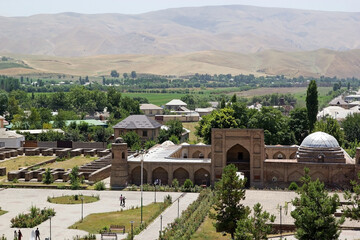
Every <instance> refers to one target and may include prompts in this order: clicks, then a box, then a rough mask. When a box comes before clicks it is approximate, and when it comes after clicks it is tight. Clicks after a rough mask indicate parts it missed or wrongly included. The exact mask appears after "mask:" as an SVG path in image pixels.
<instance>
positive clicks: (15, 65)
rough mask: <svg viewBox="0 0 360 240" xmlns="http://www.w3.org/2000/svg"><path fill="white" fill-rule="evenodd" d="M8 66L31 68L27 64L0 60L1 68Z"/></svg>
mask: <svg viewBox="0 0 360 240" xmlns="http://www.w3.org/2000/svg"><path fill="white" fill-rule="evenodd" d="M7 68H31V67H29V66H27V65H25V64H20V63H15V62H6V61H0V70H1V69H7Z"/></svg>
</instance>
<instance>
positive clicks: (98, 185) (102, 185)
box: [95, 181, 106, 191]
mask: <svg viewBox="0 0 360 240" xmlns="http://www.w3.org/2000/svg"><path fill="white" fill-rule="evenodd" d="M105 189H106V187H105V183H104V182H103V181H100V182H97V183H95V190H98V191H102V190H105Z"/></svg>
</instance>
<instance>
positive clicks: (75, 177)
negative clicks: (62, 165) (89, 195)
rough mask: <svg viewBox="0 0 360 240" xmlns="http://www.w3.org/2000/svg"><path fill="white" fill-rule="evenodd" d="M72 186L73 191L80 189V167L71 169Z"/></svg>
mask: <svg viewBox="0 0 360 240" xmlns="http://www.w3.org/2000/svg"><path fill="white" fill-rule="evenodd" d="M70 184H71V189H72V190H76V189H79V188H80V178H79V167H78V166H75V167H73V168H72V169H71V172H70Z"/></svg>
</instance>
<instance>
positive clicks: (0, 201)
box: [0, 188, 360, 240]
mask: <svg viewBox="0 0 360 240" xmlns="http://www.w3.org/2000/svg"><path fill="white" fill-rule="evenodd" d="M74 194H84V195H92V194H94V195H97V194H99V195H100V201H98V202H94V203H88V204H84V217H85V216H87V215H89V214H91V213H100V212H111V211H117V210H119V196H120V194H123V195H124V196H126V208H130V207H132V206H135V207H136V206H140V192H131V191H89V190H76V191H75V190H74V191H72V190H47V189H16V188H9V189H2V190H0V207H1V208H2V209H3V210H6V211H9V212H8V213H6V214H4V215H2V216H0V233H1V234H5V236H6V237H7V238H8V240H12V239H13V238H12V237H13V232H14V229H12V228H10V219H11V218H13V217H15V216H16V215H18V214H19V213H27V212H29V208H30V207H31V205H36V206H37V207H39V208H44V207H47V208H49V207H51V208H54V209H55V211H56V216H55V217H54V218H52V221H51V224H52V238H53V239H55V240H63V239H69V240H72V239H73V237H74V236H76V235H80V236H83V235H86V234H87V233H86V232H84V231H81V230H75V229H68V227H69V226H71V225H72V224H74V223H75V222H77V221H79V220H80V219H81V204H75V205H63V204H52V203H49V202H47V197H48V196H51V197H52V196H61V195H74ZM167 194H170V195H171V196H172V199H173V200H176V199H177V198H178V197H180V196H181V195H182V193H167V192H157V200H158V201H159V200H163V199H164V196H165V195H167ZM197 196H198V194H197V193H186V194H183V196H181V197H180V200H179V208H180V214H181V211H182V210H184V209H186V208H187V206H188V205H189V204H191V203H192V202H193V201H194V200H195V199H196V198H197ZM295 196H296V194H295V193H294V192H285V191H259V190H247V191H246V199H245V201H244V204H246V205H248V206H251V207H252V206H253V205H254V204H255V203H257V202H260V203H261V204H262V205H263V207H264V210H266V211H269V212H270V213H272V214H274V215H275V216H276V222H277V223H279V221H280V218H279V206H280V205H282V206H284V205H285V202H290V201H291V200H292V199H293V198H294V197H295ZM153 201H154V192H144V205H148V204H150V203H152V202H153ZM291 209H292V206H291V204H289V210H288V213H287V214H286V213H285V211H283V215H282V219H283V221H282V223H292V222H293V219H292V218H291V216H290V211H291ZM177 213H178V207H177V201H175V202H174V203H173V205H171V206H170V207H169V208H167V209H166V210H165V211H164V212H163V213H162V215H163V224H162V225H163V228H164V227H166V225H167V224H168V223H171V222H172V221H173V220H174V219H175V218H176V217H177ZM345 226H357V227H359V226H360V223H359V222H355V221H346V222H345ZM38 227H39V229H40V232H41V237H42V238H41V239H45V237H48V236H49V230H50V222H49V220H47V221H45V222H43V223H42V224H40V225H39V226H38ZM31 230H32V229H21V231H22V233H23V236H24V239H28V238H29V236H30V232H31ZM159 230H160V218H157V219H155V220H154V222H153V223H152V224H150V225H149V226H148V228H147V229H146V230H144V232H143V233H141V234H140V235H139V236H136V239H139V240H142V239H149V240H152V239H157V237H158V234H159ZM119 237H120V238H119V239H121V238H123V237H125V236H122V235H119ZM98 239H100V238H98ZM287 239H294V238H292V237H287ZM341 239H348V240H351V239H360V232H358V231H343V233H342V234H341Z"/></svg>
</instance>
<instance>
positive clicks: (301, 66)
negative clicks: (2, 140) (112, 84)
mask: <svg viewBox="0 0 360 240" xmlns="http://www.w3.org/2000/svg"><path fill="white" fill-rule="evenodd" d="M359 51H360V50H351V51H346V52H336V51H330V50H323V49H321V50H317V51H310V52H281V51H273V50H268V51H264V52H261V53H253V54H240V53H232V52H224V51H203V52H192V53H185V54H177V55H135V54H132V55H130V54H127V55H125V54H124V55H101V56H90V57H73V58H71V57H54V56H31V55H16V54H9V55H10V56H12V57H14V58H17V59H20V60H23V61H24V63H25V64H27V65H28V66H29V67H32V68H34V69H33V70H26V71H28V72H29V73H30V72H47V73H62V74H68V75H81V76H85V75H88V76H102V75H107V76H109V75H110V72H111V70H117V71H118V72H120V73H124V72H129V71H131V70H134V71H136V72H138V73H150V74H156V75H177V76H184V75H189V74H195V73H201V74H205V73H207V74H227V73H231V74H233V75H236V74H254V75H256V76H261V75H285V76H287V77H290V78H292V77H298V76H300V75H302V76H305V77H307V76H311V77H320V76H322V75H324V76H331V77H332V76H338V77H352V76H357V77H358V76H360V67H359V66H360V65H359V64H356V63H360V55H359ZM319 59H321V61H319ZM130 64H131V65H130ZM130 66H131V67H130ZM129 67H130V68H129ZM0 73H1V72H0ZM5 73H6V74H13V75H16V74H20V73H24V69H21V68H13V69H7V70H6V72H3V73H2V74H5Z"/></svg>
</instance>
